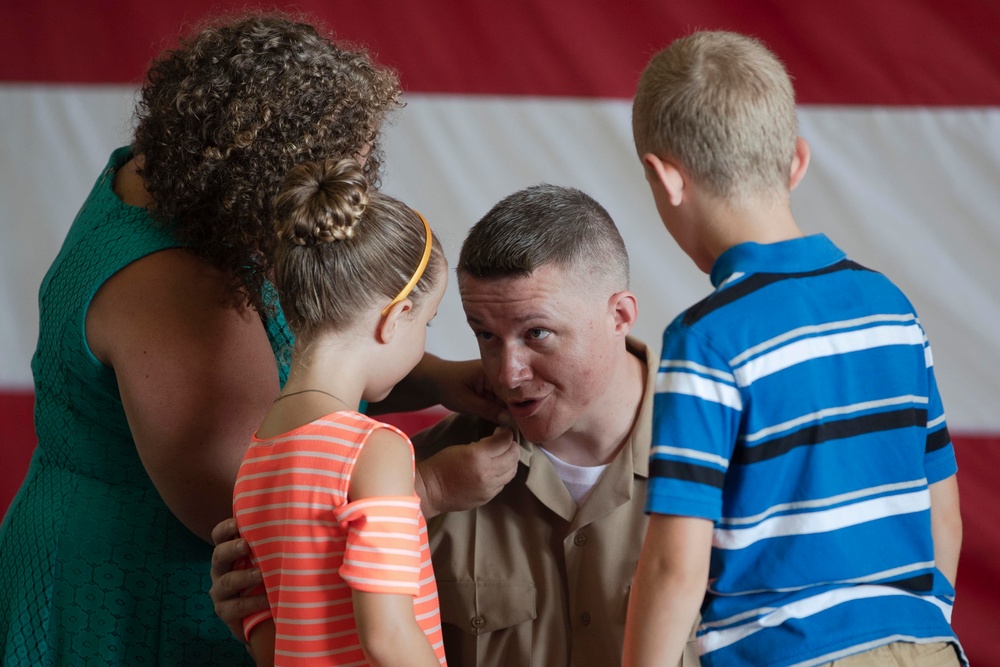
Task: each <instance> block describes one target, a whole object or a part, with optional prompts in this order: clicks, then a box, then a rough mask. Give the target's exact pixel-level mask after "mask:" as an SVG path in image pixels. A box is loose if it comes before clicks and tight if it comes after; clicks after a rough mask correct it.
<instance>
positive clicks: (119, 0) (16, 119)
mask: <svg viewBox="0 0 1000 667" xmlns="http://www.w3.org/2000/svg"><path fill="white" fill-rule="evenodd" d="M250 6H254V5H252V4H245V3H243V4H239V5H236V4H230V3H226V2H222V1H221V0H220V1H219V2H213V1H211V0H173V1H172V2H148V1H146V0H80V1H79V2H72V3H71V2H68V1H66V0H35V2H30V3H29V2H19V1H16V0H0V434H2V435H0V437H2V443H3V444H2V452H3V455H4V463H3V466H2V467H3V472H2V473H0V511H2V509H3V508H6V506H7V503H8V502H9V500H10V498H11V497H12V495H13V494H14V492H15V491H16V489H17V487H18V485H19V484H20V482H21V480H22V478H23V475H24V470H25V468H26V465H27V461H28V458H29V457H30V454H31V450H32V448H33V446H34V432H33V428H32V423H31V407H32V393H31V391H32V390H31V384H32V383H31V373H30V368H29V362H30V358H31V354H32V352H33V350H34V344H35V337H36V336H37V318H38V314H37V305H36V298H37V290H38V286H39V284H40V282H41V279H42V276H43V274H44V273H45V271H46V269H47V267H48V264H49V263H50V262H51V260H52V259H53V258H54V257H55V255H56V253H57V251H58V249H59V246H60V244H61V242H62V239H63V236H64V235H65V233H66V229H67V228H68V226H69V223H70V222H71V220H72V218H73V216H74V214H75V213H76V210H77V209H78V208H79V206H80V204H81V203H82V201H83V199H84V197H85V195H86V193H87V191H88V190H89V188H90V186H91V184H92V183H93V181H94V179H95V178H96V175H97V173H98V171H99V170H100V169H101V167H102V166H103V165H104V163H105V161H106V159H107V156H108V154H109V153H110V152H111V150H112V149H113V148H115V147H117V146H120V145H124V144H126V143H128V141H129V137H130V133H131V128H132V125H131V110H132V106H133V104H134V100H135V91H136V90H137V87H138V85H139V84H140V83H141V80H142V77H143V73H144V71H145V68H146V66H147V65H148V63H149V61H150V59H151V58H152V57H153V56H154V55H155V54H156V53H158V52H159V51H160V50H162V49H163V48H168V47H170V46H172V45H174V44H176V39H177V36H178V35H179V34H182V33H186V32H188V29H189V28H190V27H191V26H192V24H194V23H196V22H197V21H198V20H199V19H201V18H202V17H204V16H205V15H206V14H207V13H217V12H219V11H222V10H229V9H236V8H242V7H250ZM266 6H267V7H270V6H272V5H266ZM285 8H286V9H292V10H295V11H303V12H306V13H308V14H310V15H311V16H313V17H316V18H318V19H319V20H320V21H321V22H322V23H324V24H325V25H326V26H327V27H329V28H330V29H331V30H332V31H333V32H334V33H335V34H336V35H337V36H338V37H339V38H341V39H345V40H349V41H352V42H357V43H360V44H363V45H366V46H367V47H368V48H369V49H370V50H371V51H372V52H373V54H374V55H375V57H376V58H377V59H378V60H379V61H381V62H383V63H386V64H389V65H392V66H394V67H395V68H396V69H397V70H398V71H399V73H400V77H401V80H402V82H403V86H404V89H405V91H406V102H407V106H406V107H405V108H404V109H403V110H402V111H401V112H399V113H398V114H397V115H396V117H395V118H394V119H393V121H392V123H391V125H390V126H389V127H388V128H387V131H386V137H385V148H386V155H387V159H386V165H387V170H386V174H385V178H384V189H385V190H386V191H387V192H389V193H391V194H393V195H395V196H397V197H399V198H401V199H402V200H403V201H405V202H407V203H408V204H410V205H411V206H413V207H414V208H417V209H418V210H420V211H421V212H423V213H424V214H425V215H426V216H427V218H428V220H429V221H430V222H431V224H432V225H433V226H434V227H435V229H436V231H437V233H438V234H439V235H440V236H441V237H442V240H443V242H444V245H445V249H446V252H447V254H448V256H449V258H450V260H451V261H452V263H454V261H455V260H456V259H457V254H458V248H459V245H460V244H461V241H462V238H463V236H464V233H465V231H466V230H467V229H468V227H469V226H470V225H471V224H472V223H473V222H475V221H476V220H478V219H479V218H480V217H481V216H482V215H483V214H484V213H485V212H486V211H487V210H488V209H489V208H490V206H492V204H493V203H495V202H496V201H497V200H499V199H500V198H501V197H503V196H505V195H506V194H509V193H510V192H513V191H514V190H517V189H519V188H522V187H525V186H528V185H532V184H535V183H539V182H549V183H555V184H560V185H571V186H575V187H579V188H581V189H583V190H585V191H587V192H588V193H590V194H591V195H593V196H594V197H595V198H596V199H597V200H598V201H600V202H601V203H602V204H604V206H605V207H606V208H607V209H608V210H609V211H610V212H611V214H612V216H613V217H614V218H615V220H616V221H617V222H618V224H619V226H620V228H621V229H622V233H623V235H624V237H625V241H626V244H627V245H628V247H629V251H630V254H631V257H632V262H633V273H632V281H633V291H634V292H635V293H636V295H637V296H638V299H639V305H640V317H639V324H638V327H637V330H636V332H635V333H636V334H637V335H638V336H639V337H641V338H643V339H644V340H646V341H648V342H649V343H650V344H651V345H652V346H653V348H654V350H655V349H658V348H659V341H660V336H661V332H662V329H663V327H664V326H665V325H666V324H667V323H668V322H669V321H670V319H672V317H673V316H674V315H676V314H677V313H678V312H680V311H681V310H682V309H683V308H685V307H686V306H688V305H690V304H692V303H694V302H695V301H698V300H700V299H701V298H702V297H703V296H705V295H706V294H707V293H708V291H709V290H710V288H711V285H710V283H709V281H708V278H707V276H705V275H704V274H701V273H700V272H699V271H698V270H697V269H696V268H695V267H694V265H693V264H692V263H691V262H690V261H689V260H688V259H687V257H685V256H684V255H683V254H682V253H681V252H680V251H679V250H677V249H676V248H675V247H674V246H673V242H672V241H671V240H670V238H669V236H668V235H667V234H666V232H665V231H664V230H663V229H662V227H661V225H660V224H659V222H658V218H657V216H656V211H655V209H654V208H653V204H652V199H651V197H650V196H649V193H648V191H647V188H646V185H645V182H644V180H643V177H642V170H641V167H640V165H639V162H638V160H637V159H636V157H635V155H634V152H633V149H632V144H631V128H630V122H629V117H630V110H631V104H630V97H631V95H632V93H633V91H634V88H635V83H636V81H637V79H638V76H639V73H640V71H641V70H642V68H643V66H644V65H645V63H646V61H647V60H648V59H649V57H650V56H651V55H652V54H653V53H655V52H656V51H658V50H659V49H661V48H662V47H664V46H666V45H667V44H668V43H669V42H670V40H672V39H673V38H675V37H678V36H680V35H683V34H686V33H688V32H690V31H692V30H695V29H703V28H704V29H729V30H736V31H740V32H744V33H747V34H751V35H754V36H757V37H759V38H761V39H762V40H764V41H765V42H766V43H767V44H768V45H769V46H770V47H771V48H772V49H773V50H774V51H775V52H777V53H778V54H779V55H780V56H781V57H782V59H783V60H784V61H785V63H786V65H787V67H788V69H789V71H790V72H791V74H792V75H793V77H794V81H795V85H796V89H797V93H798V101H799V105H800V106H799V108H800V125H801V128H800V133H801V134H802V135H803V136H804V137H805V138H806V139H807V140H808V141H809V142H810V144H811V146H812V162H811V166H810V168H809V173H808V174H807V175H806V177H805V180H804V181H803V183H802V185H800V186H799V188H798V189H797V190H796V191H795V193H794V194H793V198H792V203H793V209H794V212H795V214H796V218H797V220H798V222H799V224H800V226H801V227H802V228H803V230H804V231H806V232H820V231H822V232H824V233H826V234H827V235H829V236H830V237H831V239H832V240H833V241H834V242H835V243H837V244H838V245H840V246H841V247H842V248H844V249H845V250H846V251H847V252H848V253H849V254H850V255H851V256H852V257H853V258H854V259H855V260H857V261H859V262H860V263H862V264H865V265H866V266H870V267H872V268H875V269H877V270H879V271H882V272H883V273H885V274H886V275H888V276H889V277H890V278H891V279H892V280H894V281H895V282H896V283H897V284H898V285H900V287H902V289H903V290H904V291H905V292H906V293H907V295H908V296H909V297H910V299H911V300H912V301H913V302H914V304H915V306H916V308H917V311H918V312H919V313H920V316H921V320H922V322H923V324H924V327H925V328H926V330H927V332H928V335H929V337H930V339H931V343H932V346H933V349H934V359H935V369H936V373H937V378H938V381H939V383H940V388H941V392H942V395H943V398H944V401H945V408H946V410H947V415H948V421H949V425H950V428H951V431H952V434H953V438H954V440H955V443H956V450H957V452H958V458H959V466H960V472H959V484H960V488H961V493H962V508H963V517H964V521H965V535H966V538H965V543H964V544H965V546H964V551H963V556H962V562H961V567H960V570H959V583H958V599H957V601H956V607H955V619H954V620H955V626H956V629H957V631H958V633H959V636H960V638H961V639H962V640H963V643H964V644H965V645H966V650H967V653H968V655H969V657H970V659H971V660H972V663H973V664H975V665H990V664H996V665H1000V657H997V651H996V650H995V649H994V648H993V647H992V645H993V644H994V643H995V642H994V641H991V640H993V639H994V637H993V636H992V633H991V630H994V629H995V628H996V627H998V625H1000V559H998V558H997V556H996V554H997V553H998V552H1000V491H998V490H997V488H998V487H1000V483H998V482H1000V477H998V475H1000V3H998V2H996V0H955V1H953V2H948V3H944V2H940V1H935V2H932V1H931V0H838V1H837V2H826V3H819V2H801V1H795V0H744V1H742V2H740V1H738V0H673V1H672V2H667V0H658V1H657V0H642V1H637V0H621V1H620V2H610V1H609V0H594V1H591V2H571V1H570V0H506V1H504V2H487V1H485V0H464V1H463V0H437V1H431V2H416V1H415V0H393V1H389V0H365V1H363V2H357V1H356V2H350V3H349V2H342V1H341V0H325V1H324V0H299V1H298V2H296V3H295V4H294V5H292V4H289V5H287V6H286V7H285ZM428 347H429V349H430V351H432V352H434V353H437V354H439V355H441V356H444V357H447V358H468V357H471V356H474V355H475V354H476V347H475V341H474V339H473V336H472V335H471V333H470V332H469V331H468V329H467V327H466V326H465V324H464V317H463V315H462V311H461V307H460V304H459V301H458V297H457V291H456V290H455V289H454V286H452V288H450V290H449V294H448V295H446V297H445V301H444V303H443V304H442V308H441V312H440V315H439V317H438V318H437V319H436V320H435V322H434V326H433V327H432V329H431V330H430V333H429V336H428ZM831 381H835V378H832V379H831ZM995 479H996V480H997V481H995ZM0 566H2V564H0Z"/></svg>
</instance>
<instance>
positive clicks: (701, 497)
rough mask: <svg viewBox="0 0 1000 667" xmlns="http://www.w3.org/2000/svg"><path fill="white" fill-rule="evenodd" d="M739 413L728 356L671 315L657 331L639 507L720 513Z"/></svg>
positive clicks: (715, 516) (711, 517) (740, 406)
mask: <svg viewBox="0 0 1000 667" xmlns="http://www.w3.org/2000/svg"><path fill="white" fill-rule="evenodd" d="M742 411H743V395H742V393H741V391H740V388H739V387H738V385H737V382H736V378H735V376H734V374H733V372H732V370H731V369H730V367H729V364H728V362H727V361H726V360H725V359H724V358H723V357H722V356H721V355H720V354H719V353H718V352H716V351H715V350H714V349H713V348H712V346H711V345H710V344H709V342H708V341H707V340H706V339H705V338H704V336H702V335H701V334H700V333H698V332H696V331H693V330H691V329H690V328H688V327H685V326H683V325H682V324H681V323H680V318H678V320H676V321H675V322H674V323H673V324H672V325H671V326H670V327H669V328H668V329H667V331H666V333H665V334H664V338H663V353H662V357H661V360H660V368H659V371H658V373H657V377H656V393H655V395H654V397H653V442H652V446H651V448H650V464H649V486H648V495H647V499H646V511H647V512H652V513H657V514H676V515H680V516H694V517H699V518H704V519H709V520H712V521H716V520H718V519H719V518H720V516H721V514H722V486H723V481H724V479H725V475H726V471H727V470H728V468H729V460H730V458H731V457H732V453H733V448H734V446H735V443H736V438H737V435H738V432H739V422H740V416H741V414H742Z"/></svg>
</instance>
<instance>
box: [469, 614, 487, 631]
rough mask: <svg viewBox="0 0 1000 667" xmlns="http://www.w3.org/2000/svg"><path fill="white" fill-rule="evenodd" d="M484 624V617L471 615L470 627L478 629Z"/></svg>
mask: <svg viewBox="0 0 1000 667" xmlns="http://www.w3.org/2000/svg"><path fill="white" fill-rule="evenodd" d="M484 625H486V619H485V618H483V617H482V616H473V617H472V627H474V628H476V629H478V628H481V627H483V626H484Z"/></svg>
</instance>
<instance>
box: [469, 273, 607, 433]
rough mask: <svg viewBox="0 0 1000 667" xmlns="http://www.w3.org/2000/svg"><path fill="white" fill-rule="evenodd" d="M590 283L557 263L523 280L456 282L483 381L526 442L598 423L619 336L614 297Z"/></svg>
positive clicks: (576, 431) (501, 279) (581, 275)
mask: <svg viewBox="0 0 1000 667" xmlns="http://www.w3.org/2000/svg"><path fill="white" fill-rule="evenodd" d="M587 278H588V276H587V275H586V273H584V272H582V271H579V270H575V269H573V268H571V267H570V268H565V269H564V268H561V267H559V266H556V265H546V266H542V267H540V268H538V269H536V270H535V271H534V272H533V273H532V274H531V275H530V276H527V277H523V278H521V277H514V278H491V279H484V278H474V277H471V276H468V275H464V276H460V277H459V291H460V293H461V296H462V305H463V306H464V308H465V315H466V317H467V319H468V321H469V326H471V327H472V330H473V332H474V333H475V334H476V338H477V340H478V341H479V352H480V355H481V356H482V360H483V366H484V368H485V371H486V377H487V378H488V379H489V381H490V383H491V385H492V386H493V390H494V392H495V393H496V394H497V396H498V397H499V398H500V399H501V400H502V401H504V402H505V403H506V404H507V407H508V410H509V412H510V414H511V416H512V417H513V418H514V420H515V421H516V422H517V426H518V428H519V429H520V430H521V433H523V434H524V436H525V437H526V438H527V439H528V440H530V441H531V442H535V443H547V442H551V441H553V440H555V439H556V438H558V437H560V436H562V435H564V434H566V433H567V432H573V433H578V432H584V431H587V430H588V429H593V428H595V420H600V415H601V414H602V410H601V403H602V401H600V399H601V397H602V396H603V395H604V392H605V390H606V388H607V382H608V380H609V379H610V377H611V370H612V368H611V365H612V364H613V363H615V359H616V357H615V351H616V349H617V348H618V347H620V346H621V337H622V335H621V334H620V333H617V332H616V331H615V317H614V308H613V307H612V306H611V305H610V296H611V295H610V294H605V293H604V292H605V291H607V290H606V289H603V288H601V287H600V286H598V285H595V284H593V281H592V280H588V279H587Z"/></svg>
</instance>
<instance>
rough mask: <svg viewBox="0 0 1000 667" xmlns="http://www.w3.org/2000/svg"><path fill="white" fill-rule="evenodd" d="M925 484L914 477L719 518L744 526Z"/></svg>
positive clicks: (724, 521) (925, 481)
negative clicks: (783, 514) (780, 513)
mask: <svg viewBox="0 0 1000 667" xmlns="http://www.w3.org/2000/svg"><path fill="white" fill-rule="evenodd" d="M925 486H927V479H926V478H923V477H921V478H920V479H914V480H910V481H908V482H896V483H894V484H883V485H881V486H871V487H868V488H865V489H858V490H857V491H850V492H848V493H841V494H838V495H836V496H827V497H826V498H816V499H814V500H799V501H796V502H791V503H781V504H778V505H773V506H771V507H769V508H767V509H766V510H764V511H763V512H761V513H760V514H754V515H753V516H745V517H722V518H721V519H719V523H720V524H723V525H727V526H744V525H747V524H752V523H757V522H758V521H762V520H763V519H765V518H767V517H769V516H771V515H772V514H777V513H778V512H784V511H787V510H799V509H812V508H816V507H828V506H830V505H839V504H841V503H844V502H847V501H849V500H855V499H857V498H865V497H867V496H876V495H882V494H883V493H889V492H892V491H902V490H903V489H916V488H922V487H925Z"/></svg>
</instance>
